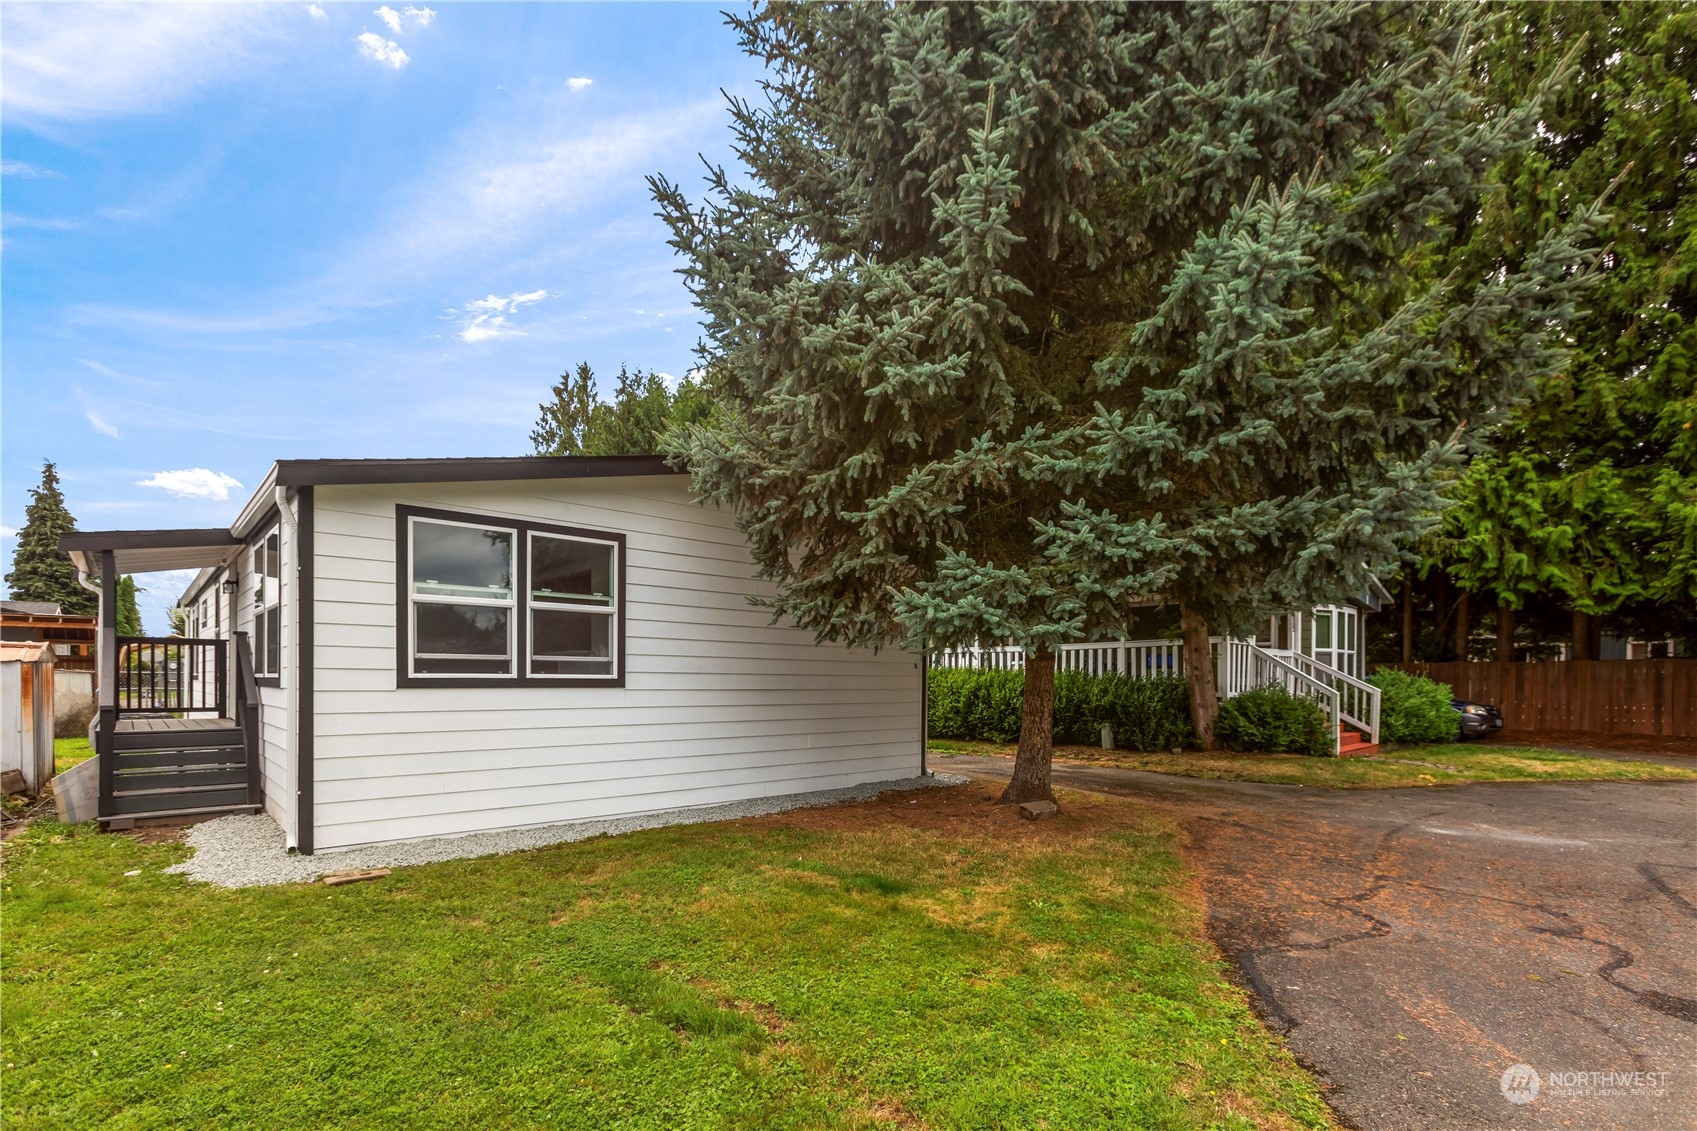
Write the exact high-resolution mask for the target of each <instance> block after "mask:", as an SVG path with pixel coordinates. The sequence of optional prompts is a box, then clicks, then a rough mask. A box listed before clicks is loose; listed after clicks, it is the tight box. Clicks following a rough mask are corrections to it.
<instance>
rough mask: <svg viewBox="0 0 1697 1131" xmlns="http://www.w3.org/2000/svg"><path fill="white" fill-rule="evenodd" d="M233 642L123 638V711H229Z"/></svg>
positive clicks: (120, 709) (119, 695)
mask: <svg viewBox="0 0 1697 1131" xmlns="http://www.w3.org/2000/svg"><path fill="white" fill-rule="evenodd" d="M228 665H229V644H228V642H227V641H223V640H188V639H184V638H181V637H175V636H120V637H118V682H117V696H116V704H117V708H118V714H119V715H135V714H191V713H195V712H212V713H214V714H216V715H217V716H218V717H219V718H224V717H225V716H226V710H225V708H226V707H227V706H228V704H229V667H228Z"/></svg>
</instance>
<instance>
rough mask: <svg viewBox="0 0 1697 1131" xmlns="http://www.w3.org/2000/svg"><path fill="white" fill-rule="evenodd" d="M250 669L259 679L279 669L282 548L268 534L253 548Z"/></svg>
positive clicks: (276, 540) (275, 537) (281, 655)
mask: <svg viewBox="0 0 1697 1131" xmlns="http://www.w3.org/2000/svg"><path fill="white" fill-rule="evenodd" d="M252 561H253V668H254V674H255V675H257V676H260V677H267V676H271V677H274V676H276V675H277V674H278V673H279V672H280V671H281V670H282V667H283V607H282V601H281V597H282V592H281V590H282V587H283V586H282V574H283V570H282V546H281V544H280V542H279V539H278V535H277V531H276V530H272V531H271V533H269V534H267V535H266V536H265V537H264V538H262V539H261V540H260V541H259V542H257V543H255V545H254V547H253V558H252Z"/></svg>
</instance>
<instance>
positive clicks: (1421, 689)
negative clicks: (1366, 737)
mask: <svg viewBox="0 0 1697 1131" xmlns="http://www.w3.org/2000/svg"><path fill="white" fill-rule="evenodd" d="M1367 681H1368V682H1369V683H1371V684H1373V685H1374V686H1375V687H1377V688H1378V689H1379V741H1380V742H1454V741H1455V736H1456V732H1457V731H1458V730H1460V729H1461V724H1460V722H1459V721H1458V720H1457V719H1456V714H1455V708H1454V707H1451V706H1450V699H1451V697H1452V696H1451V692H1450V686H1449V684H1447V683H1439V682H1438V681H1437V680H1432V679H1427V678H1426V677H1425V676H1418V675H1412V674H1410V673H1408V672H1402V671H1397V670H1395V669H1394V668H1386V669H1383V670H1381V671H1376V672H1374V673H1373V674H1372V675H1371V676H1369V677H1368V678H1367Z"/></svg>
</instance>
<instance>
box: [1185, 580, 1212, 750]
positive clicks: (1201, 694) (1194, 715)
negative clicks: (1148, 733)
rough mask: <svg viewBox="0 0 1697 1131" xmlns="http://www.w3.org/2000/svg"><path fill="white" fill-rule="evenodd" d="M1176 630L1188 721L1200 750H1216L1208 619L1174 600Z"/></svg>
mask: <svg viewBox="0 0 1697 1131" xmlns="http://www.w3.org/2000/svg"><path fill="white" fill-rule="evenodd" d="M1178 613H1179V621H1178V623H1179V629H1180V630H1181V631H1182V632H1183V633H1184V680H1185V683H1186V684H1187V685H1188V686H1189V688H1190V721H1191V724H1192V725H1193V726H1195V728H1196V740H1197V741H1198V742H1200V743H1201V744H1202V749H1204V750H1218V749H1219V748H1220V742H1219V739H1218V738H1217V737H1216V736H1215V734H1214V718H1215V716H1216V715H1218V714H1219V713H1220V694H1219V688H1218V687H1217V685H1216V684H1215V681H1214V657H1213V654H1212V652H1211V651H1210V650H1209V648H1208V622H1207V621H1205V620H1203V619H1202V614H1200V613H1198V612H1196V611H1195V610H1194V609H1192V608H1191V607H1190V605H1189V604H1188V603H1186V602H1185V601H1183V600H1180V601H1179V603H1178Z"/></svg>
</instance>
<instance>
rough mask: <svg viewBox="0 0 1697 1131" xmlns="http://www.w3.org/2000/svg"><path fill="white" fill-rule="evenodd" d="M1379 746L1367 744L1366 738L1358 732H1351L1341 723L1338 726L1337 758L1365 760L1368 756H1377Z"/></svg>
mask: <svg viewBox="0 0 1697 1131" xmlns="http://www.w3.org/2000/svg"><path fill="white" fill-rule="evenodd" d="M1378 752H1379V744H1378V743H1376V742H1368V741H1367V736H1366V735H1364V734H1362V733H1361V732H1360V731H1358V730H1351V729H1350V728H1349V727H1346V726H1344V725H1343V724H1342V723H1339V724H1338V757H1339V758H1365V757H1366V756H1367V755H1369V754H1377V753H1378Z"/></svg>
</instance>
